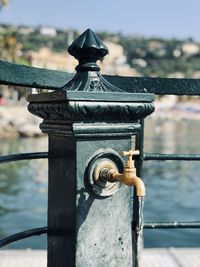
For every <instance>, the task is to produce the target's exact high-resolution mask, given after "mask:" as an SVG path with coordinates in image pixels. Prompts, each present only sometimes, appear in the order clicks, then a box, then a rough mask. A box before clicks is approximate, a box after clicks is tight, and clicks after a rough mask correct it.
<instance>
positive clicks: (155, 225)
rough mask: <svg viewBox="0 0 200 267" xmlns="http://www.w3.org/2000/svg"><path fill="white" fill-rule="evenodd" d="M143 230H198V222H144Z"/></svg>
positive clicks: (199, 225)
mask: <svg viewBox="0 0 200 267" xmlns="http://www.w3.org/2000/svg"><path fill="white" fill-rule="evenodd" d="M143 228H144V229H174V228H200V221H196V222H146V223H144V227H143Z"/></svg>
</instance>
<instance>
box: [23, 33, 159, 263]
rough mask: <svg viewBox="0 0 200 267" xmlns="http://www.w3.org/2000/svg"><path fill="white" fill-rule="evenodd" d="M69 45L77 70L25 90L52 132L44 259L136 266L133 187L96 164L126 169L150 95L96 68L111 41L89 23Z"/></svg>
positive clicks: (31, 107) (149, 106) (44, 127)
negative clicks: (126, 154)
mask: <svg viewBox="0 0 200 267" xmlns="http://www.w3.org/2000/svg"><path fill="white" fill-rule="evenodd" d="M68 51H69V53H70V54H71V55H73V56H74V57H75V58H76V59H78V61H79V64H78V66H77V67H76V70H77V73H76V74H75V76H74V78H73V79H72V80H71V81H70V82H69V83H67V84H66V85H65V86H64V87H63V88H61V89H60V90H57V91H55V92H50V93H41V94H38V95H30V96H29V98H28V100H29V102H30V104H29V111H30V112H32V113H33V114H35V115H37V116H39V117H41V118H43V123H42V124H41V129H42V131H43V132H45V133H47V134H48V136H49V190H48V267H75V266H77V267H90V266H91V267H97V266H109V267H112V266H123V267H130V266H134V262H135V259H133V256H134V255H135V253H133V249H134V248H135V246H134V245H133V244H132V210H133V204H132V202H131V190H130V188H129V187H128V186H125V185H122V183H120V182H119V181H115V182H108V181H107V182H106V181H105V180H103V179H101V177H100V171H101V168H100V167H101V166H112V167H113V168H115V169H116V171H118V172H123V168H124V160H123V159H122V157H121V156H120V151H123V150H130V149H133V147H132V144H133V143H134V140H135V142H138V139H137V138H136V135H137V134H138V130H140V129H141V123H140V121H141V119H143V118H144V117H146V116H147V115H149V114H151V113H152V112H153V110H154V106H153V104H152V101H153V98H154V97H153V95H152V94H148V93H145V94H144V93H134V91H133V92H130V88H128V89H129V90H127V91H124V90H122V89H120V83H119V87H118V85H117V83H118V82H117V81H118V78H117V77H113V81H116V82H115V85H113V84H111V83H109V82H108V81H107V80H106V79H105V78H104V77H103V76H102V75H101V74H100V72H99V71H100V68H99V67H98V65H97V64H96V61H97V60H98V59H102V58H103V57H104V56H105V55H106V54H107V53H108V49H107V47H106V46H105V45H104V44H103V43H102V41H101V40H100V39H99V38H98V36H97V35H96V34H94V33H93V32H92V31H91V30H89V29H88V30H87V31H85V32H84V33H83V34H82V35H81V36H80V37H79V38H78V39H77V40H75V41H74V43H73V44H72V45H71V46H70V47H69V49H68ZM123 87H124V88H126V86H123ZM133 89H134V88H133ZM128 91H129V92H128ZM137 146H138V145H137V144H136V147H137ZM133 212H134V211H133Z"/></svg>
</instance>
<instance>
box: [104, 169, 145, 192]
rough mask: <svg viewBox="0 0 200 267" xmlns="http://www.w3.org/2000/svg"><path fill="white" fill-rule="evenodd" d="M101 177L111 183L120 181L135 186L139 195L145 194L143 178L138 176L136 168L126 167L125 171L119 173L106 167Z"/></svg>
mask: <svg viewBox="0 0 200 267" xmlns="http://www.w3.org/2000/svg"><path fill="white" fill-rule="evenodd" d="M100 177H101V179H103V180H104V181H108V182H111V183H114V182H117V181H118V182H120V183H123V184H125V185H128V186H134V187H135V189H136V195H137V196H138V197H144V196H145V185H144V183H143V181H142V179H140V178H139V177H137V176H136V169H135V168H129V167H125V170H124V173H119V172H117V171H116V170H115V169H108V168H104V169H102V170H101V172H100Z"/></svg>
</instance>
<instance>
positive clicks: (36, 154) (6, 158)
mask: <svg viewBox="0 0 200 267" xmlns="http://www.w3.org/2000/svg"><path fill="white" fill-rule="evenodd" d="M46 158H48V152H34V153H21V154H13V155H6V156H0V163H6V162H12V161H19V160H30V159H46Z"/></svg>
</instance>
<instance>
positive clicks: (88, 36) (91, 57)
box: [68, 29, 108, 71]
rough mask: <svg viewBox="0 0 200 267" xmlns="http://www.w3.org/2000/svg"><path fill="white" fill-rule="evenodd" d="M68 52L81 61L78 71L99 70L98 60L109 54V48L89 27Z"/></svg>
mask: <svg viewBox="0 0 200 267" xmlns="http://www.w3.org/2000/svg"><path fill="white" fill-rule="evenodd" d="M68 52H69V53H70V54H71V55H72V56H74V57H75V58H76V59H78V61H79V65H78V66H77V67H76V70H77V71H99V70H100V68H99V67H98V66H97V64H96V61H97V60H99V59H102V58H103V57H104V56H105V55H106V54H108V48H107V47H106V46H105V45H104V43H103V42H102V41H101V40H100V39H99V37H98V36H97V35H96V34H95V33H94V32H93V31H92V30H91V29H87V30H86V31H85V32H84V33H83V34H81V35H80V36H79V37H78V38H77V39H76V40H75V41H74V42H73V43H72V44H71V45H70V46H69V48H68Z"/></svg>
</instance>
